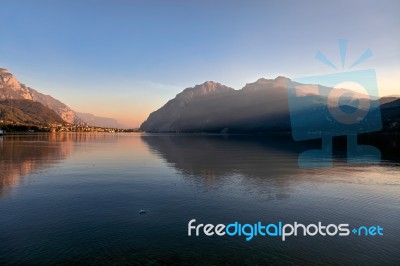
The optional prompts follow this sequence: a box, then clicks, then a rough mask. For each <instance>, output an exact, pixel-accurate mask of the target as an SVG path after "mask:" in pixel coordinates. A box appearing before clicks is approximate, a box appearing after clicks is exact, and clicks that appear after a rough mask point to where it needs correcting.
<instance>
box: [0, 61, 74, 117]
mask: <svg viewBox="0 0 400 266" xmlns="http://www.w3.org/2000/svg"><path fill="white" fill-rule="evenodd" d="M0 99H25V100H31V101H35V102H39V103H42V104H43V105H44V106H46V107H48V108H50V109H52V110H54V111H55V112H56V113H57V114H58V115H59V116H60V117H61V118H62V119H63V120H64V121H65V122H67V123H70V124H74V123H77V122H80V119H79V118H78V117H77V116H76V115H75V113H74V111H72V109H71V108H69V107H68V106H66V105H65V104H64V103H62V102H60V101H59V100H57V99H54V98H53V97H51V96H50V95H45V94H42V93H40V92H38V91H36V90H34V89H32V88H30V87H27V86H26V85H25V84H22V83H20V82H19V81H18V80H17V79H16V78H15V77H14V76H13V75H12V74H11V73H10V72H9V71H8V70H7V69H4V68H0Z"/></svg>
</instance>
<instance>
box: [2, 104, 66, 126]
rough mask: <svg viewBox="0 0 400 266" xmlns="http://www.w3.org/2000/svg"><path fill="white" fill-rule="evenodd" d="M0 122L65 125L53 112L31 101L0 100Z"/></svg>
mask: <svg viewBox="0 0 400 266" xmlns="http://www.w3.org/2000/svg"><path fill="white" fill-rule="evenodd" d="M0 120H2V121H10V122H14V123H20V124H49V123H58V124H62V123H65V122H64V120H63V119H61V117H60V116H59V115H58V114H57V113H56V112H55V111H53V110H51V109H50V108H48V107H46V106H44V105H43V104H41V103H39V102H34V101H31V100H25V99H22V100H0Z"/></svg>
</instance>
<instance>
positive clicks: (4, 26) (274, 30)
mask: <svg viewBox="0 0 400 266" xmlns="http://www.w3.org/2000/svg"><path fill="white" fill-rule="evenodd" d="M250 2H251V4H250ZM399 14H400V1H396V0H393V1H387V0H383V1H349V0H347V1H318V0H315V1H294V0H293V1H200V0H199V1H183V0H182V1H161V0H160V1H133V0H132V1H124V0H116V1H111V0H109V1H102V0H96V1H95V0H82V1H71V0H69V1H62V0H59V1H52V0H48V1H40V0H36V1H19V0H10V1H8V0H3V1H2V2H1V16H0V67H4V68H8V69H9V70H10V71H11V72H12V73H14V74H15V75H16V76H17V78H18V79H19V80H20V81H21V82H24V83H26V84H27V85H29V86H31V87H33V88H35V89H37V90H39V91H40V92H43V93H46V94H50V95H52V96H54V97H56V98H58V99H60V100H61V101H63V102H65V103H66V104H67V105H69V106H71V107H72V108H73V109H75V110H77V111H84V112H91V113H94V114H97V115H103V116H109V117H114V118H117V119H119V120H120V121H121V122H123V123H126V124H129V125H132V126H138V125H139V124H140V122H141V121H143V120H144V119H145V118H146V117H147V115H148V114H149V112H150V111H153V110H155V109H157V108H159V107H160V106H162V105H163V104H164V103H165V102H166V101H167V100H168V99H170V98H172V97H174V96H175V94H177V93H178V92H180V91H181V90H182V89H183V88H185V87H190V86H193V85H195V84H200V83H203V82H204V81H206V80H214V81H218V82H221V83H224V84H226V85H228V86H231V87H233V88H235V89H240V88H242V87H243V86H244V85H245V83H246V82H253V81H255V80H256V79H258V78H260V77H265V78H275V77H276V76H278V75H284V76H287V77H298V76H304V75H314V74H321V73H331V72H332V71H334V70H333V69H331V68H329V67H328V66H326V65H324V64H322V63H321V62H319V61H317V60H315V59H314V56H315V54H316V52H317V51H321V52H323V53H324V54H325V55H326V56H327V57H329V58H330V59H331V60H332V61H333V62H334V63H335V64H337V65H340V55H339V50H338V45H337V40H338V39H341V38H346V39H348V40H349V45H348V52H347V53H348V57H347V59H348V64H350V63H351V62H352V61H354V60H355V59H356V58H357V57H358V56H359V55H360V54H361V53H362V52H364V51H365V50H366V49H367V48H370V49H371V50H372V51H373V54H374V55H373V57H371V58H370V59H368V60H367V61H365V62H364V63H362V64H360V65H359V66H357V67H355V68H354V69H367V68H374V69H376V71H377V75H378V85H379V88H380V94H381V95H389V94H400V86H399V81H400V75H399V74H400V15H399Z"/></svg>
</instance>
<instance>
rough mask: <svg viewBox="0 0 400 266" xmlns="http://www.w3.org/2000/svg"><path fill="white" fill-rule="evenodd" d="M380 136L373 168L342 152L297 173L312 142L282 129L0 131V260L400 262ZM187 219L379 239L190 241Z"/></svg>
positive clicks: (398, 184)
mask: <svg viewBox="0 0 400 266" xmlns="http://www.w3.org/2000/svg"><path fill="white" fill-rule="evenodd" d="M382 139H384V140H385V141H384V142H385V143H386V144H385V145H384V147H380V149H381V151H382V155H383V157H382V158H383V159H382V161H381V163H380V164H375V165H374V164H371V165H362V164H360V165H357V164H356V165H349V164H347V163H346V159H345V157H344V156H343V152H342V151H341V150H340V149H339V150H338V151H335V156H334V167H332V168H323V169H301V168H299V167H298V165H297V158H298V154H299V153H300V152H301V151H302V150H304V149H306V148H307V147H308V146H310V145H311V146H313V145H315V143H314V144H313V143H299V142H298V143H295V142H293V141H291V140H290V138H289V137H287V136H286V137H285V136H283V137H276V136H275V137H273V136H263V135H253V136H252V135H201V134H199V135H189V134H188V135H168V134H133V133H132V134H128V133H126V134H110V133H107V134H102V133H93V134H89V133H87V134H78V133H64V134H62V133H57V134H31V135H6V136H4V137H1V138H0V158H1V161H0V264H1V265H20V264H46V265H71V264H72V265H110V264H112V265H123V264H153V265H165V264H183V265H193V264H196V265H197V264H198V265H209V264H217V265H224V264H250V265H254V264H274V265H280V264H295V265H300V264H339V263H340V264H353V265H354V264H385V265H390V264H391V265H394V264H399V263H400V227H399V226H400V163H399V162H400V160H399V159H398V156H399V154H400V152H399V151H400V148H399V143H400V141H399V137H398V136H397V137H396V136H395V137H393V138H392V139H391V138H388V137H382ZM372 142H373V141H372ZM375 142H376V141H375ZM381 142H382V141H381ZM140 210H145V211H146V213H145V214H140V213H139V211H140ZM191 219H196V220H197V222H196V223H197V224H198V223H204V224H206V223H212V224H215V225H216V224H220V223H223V224H229V223H232V222H235V221H239V222H242V223H250V224H254V223H257V222H258V221H262V222H265V223H267V222H268V223H270V222H271V223H277V222H279V221H282V222H284V223H293V222H295V221H297V222H299V223H304V224H310V223H317V222H319V221H321V222H322V223H324V224H331V223H336V224H340V223H348V224H350V225H351V226H350V229H352V228H353V227H354V226H362V225H365V226H374V225H375V226H377V225H380V226H382V227H383V228H384V235H383V236H379V235H377V236H356V235H353V234H352V233H351V234H350V235H349V236H347V237H340V236H337V235H336V236H325V237H322V236H314V237H312V236H297V237H294V236H293V237H288V238H287V239H286V241H282V240H281V238H279V237H262V236H256V237H254V238H253V239H251V240H250V241H246V239H245V237H244V236H235V237H229V236H223V237H220V236H216V235H214V236H211V237H208V236H205V235H204V234H202V235H200V236H197V237H196V236H188V222H189V221H190V220H191Z"/></svg>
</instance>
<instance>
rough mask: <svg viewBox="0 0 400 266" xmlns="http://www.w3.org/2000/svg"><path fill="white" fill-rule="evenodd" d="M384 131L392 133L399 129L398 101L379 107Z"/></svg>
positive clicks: (399, 102) (399, 113)
mask: <svg viewBox="0 0 400 266" xmlns="http://www.w3.org/2000/svg"><path fill="white" fill-rule="evenodd" d="M381 112H382V121H383V127H384V129H386V130H388V131H394V130H399V129H400V99H397V100H394V101H390V102H387V103H385V104H383V105H381Z"/></svg>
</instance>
